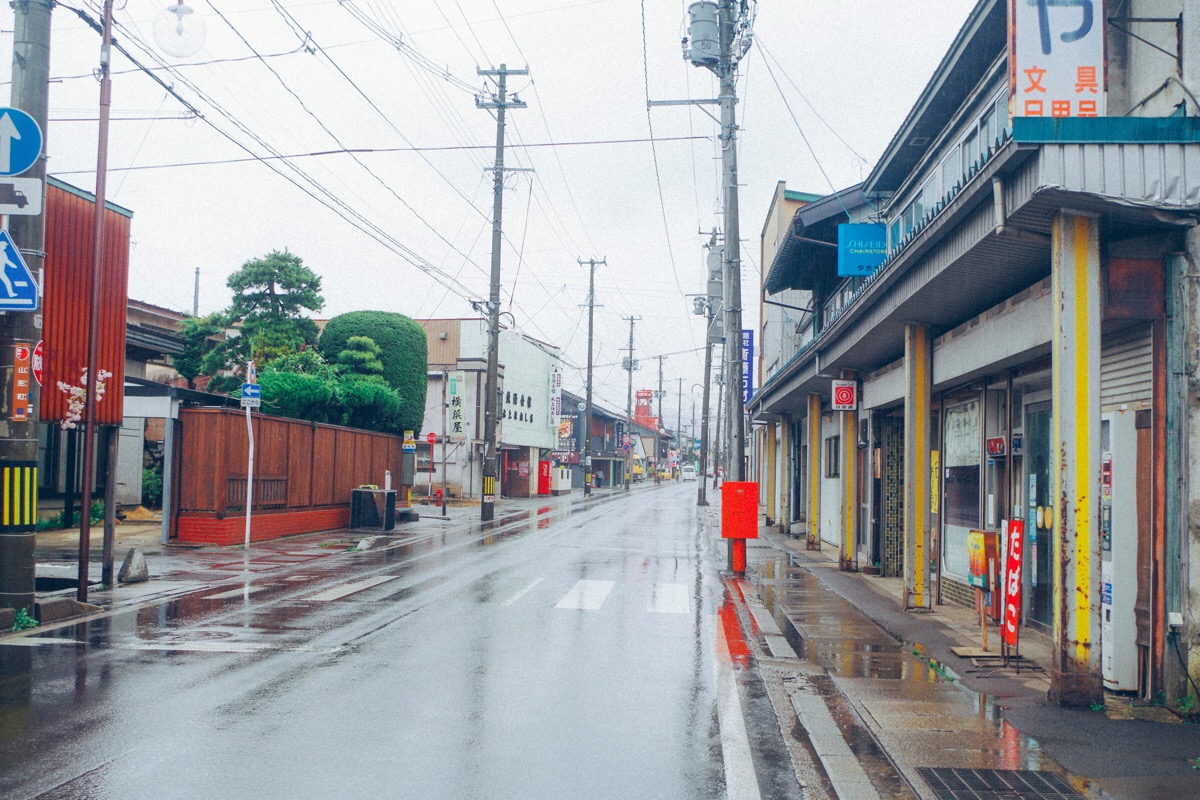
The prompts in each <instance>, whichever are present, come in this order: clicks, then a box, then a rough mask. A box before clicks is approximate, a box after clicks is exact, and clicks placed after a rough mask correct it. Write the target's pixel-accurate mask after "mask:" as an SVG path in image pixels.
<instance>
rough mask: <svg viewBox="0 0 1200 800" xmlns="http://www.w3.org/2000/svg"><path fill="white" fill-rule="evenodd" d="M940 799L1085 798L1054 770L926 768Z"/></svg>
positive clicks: (924, 773) (923, 771) (927, 778)
mask: <svg viewBox="0 0 1200 800" xmlns="http://www.w3.org/2000/svg"><path fill="white" fill-rule="evenodd" d="M918 772H920V773H921V777H922V778H924V779H925V782H926V783H928V784H929V786H930V787H931V788H932V789H933V791H934V793H935V794H936V795H937V799H938V800H1082V797H1083V795H1081V794H1079V792H1077V791H1075V790H1074V789H1072V788H1071V787H1070V786H1069V785H1067V782H1066V781H1064V780H1063V779H1062V778H1060V777H1059V776H1057V775H1055V774H1054V773H1053V772H1036V771H1034V770H1017V769H949V768H944V767H922V768H920V769H919V770H918Z"/></svg>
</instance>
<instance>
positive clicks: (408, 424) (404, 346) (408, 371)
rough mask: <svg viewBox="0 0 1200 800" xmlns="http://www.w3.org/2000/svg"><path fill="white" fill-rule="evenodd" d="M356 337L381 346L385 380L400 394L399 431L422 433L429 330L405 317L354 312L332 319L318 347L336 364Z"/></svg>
mask: <svg viewBox="0 0 1200 800" xmlns="http://www.w3.org/2000/svg"><path fill="white" fill-rule="evenodd" d="M354 336H366V337H370V338H371V339H372V340H373V341H374V342H375V344H376V345H377V346H378V347H379V350H380V354H379V360H380V361H381V362H382V363H383V379H384V381H386V382H387V385H388V386H390V387H392V388H393V389H395V390H396V392H397V393H398V394H399V395H400V413H399V416H398V418H397V421H396V428H395V429H396V430H400V431H404V430H414V431H419V430H420V429H421V424H422V422H423V421H424V419H425V392H426V389H427V388H428V376H427V374H426V371H427V369H428V365H429V359H428V354H427V350H426V343H425V330H424V329H423V328H422V327H421V326H420V325H418V324H417V323H415V322H413V321H412V320H411V319H409V318H408V317H406V316H404V315H403V314H396V313H394V312H391V311H352V312H350V313H349V314H341V315H339V316H336V317H334V318H333V319H331V320H329V322H328V323H327V324H326V326H325V330H324V332H323V333H322V334H321V338H320V339H319V340H318V341H317V348H318V349H319V350H320V351H321V353H322V354H323V355H324V356H325V359H326V360H327V361H335V360H337V358H338V357H339V356H340V355H341V354H342V351H343V350H346V349H348V348H349V346H350V338H351V337H354Z"/></svg>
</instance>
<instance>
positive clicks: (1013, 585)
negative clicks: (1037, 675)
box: [1000, 519, 1025, 647]
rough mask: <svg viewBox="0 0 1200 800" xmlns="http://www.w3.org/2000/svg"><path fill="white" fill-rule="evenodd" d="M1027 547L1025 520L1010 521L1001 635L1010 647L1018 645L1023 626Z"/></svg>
mask: <svg viewBox="0 0 1200 800" xmlns="http://www.w3.org/2000/svg"><path fill="white" fill-rule="evenodd" d="M1024 548H1025V522H1024V521H1023V520H1019V519H1014V520H1009V522H1008V557H1007V558H1006V559H1005V562H1006V563H1005V567H1004V622H1003V623H1002V626H1001V629H1000V635H1001V637H1002V638H1003V639H1004V643H1005V644H1007V645H1008V646H1009V647H1016V646H1017V640H1018V636H1019V631H1020V626H1021V561H1022V557H1023V556H1024Z"/></svg>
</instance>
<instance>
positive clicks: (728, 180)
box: [717, 0, 748, 481]
mask: <svg viewBox="0 0 1200 800" xmlns="http://www.w3.org/2000/svg"><path fill="white" fill-rule="evenodd" d="M740 8H741V7H740V6H739V5H737V4H736V3H735V1H734V0H720V3H719V4H718V5H717V20H718V25H719V28H720V45H721V59H720V61H719V62H718V64H717V75H718V76H719V77H720V79H721V93H720V95H719V97H718V99H719V100H720V102H721V137H720V141H721V164H722V169H723V172H724V179H723V186H724V194H725V366H726V376H725V391H726V395H727V396H726V398H725V402H726V413H727V414H728V417H729V425H728V429H729V436H728V437H727V443H728V450H727V460H728V461H729V467H730V469H729V473H728V474H729V477H730V478H732V479H733V480H735V481H742V480H745V479H746V474H745V472H746V468H745V461H746V440H745V413H744V412H743V411H742V409H743V404H742V396H741V395H742V388H741V387H742V348H741V338H742V240H741V229H740V226H739V224H738V166H737V121H736V119H735V116H734V111H735V107H736V105H737V65H738V59H740V58H741V53H739V54H738V55H737V56H736V57H735V55H734V44H735V42H734V38H735V35H736V33H737V31H736V26H738V25H739V24H741V22H742V18H741V10H740ZM747 41H748V40H747Z"/></svg>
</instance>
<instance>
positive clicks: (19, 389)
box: [9, 342, 33, 422]
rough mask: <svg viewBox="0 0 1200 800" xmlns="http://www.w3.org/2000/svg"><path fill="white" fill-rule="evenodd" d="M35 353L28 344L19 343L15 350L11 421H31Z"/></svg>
mask: <svg viewBox="0 0 1200 800" xmlns="http://www.w3.org/2000/svg"><path fill="white" fill-rule="evenodd" d="M32 355H33V352H32V351H31V350H30V348H29V344H28V343H26V342H17V344H16V346H15V347H14V348H13V380H12V387H13V389H12V413H11V414H10V415H9V417H10V419H14V420H16V421H17V422H25V421H26V420H28V419H29V392H30V379H31V377H32V376H31V374H30V373H31V366H30V362H31V360H32Z"/></svg>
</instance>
